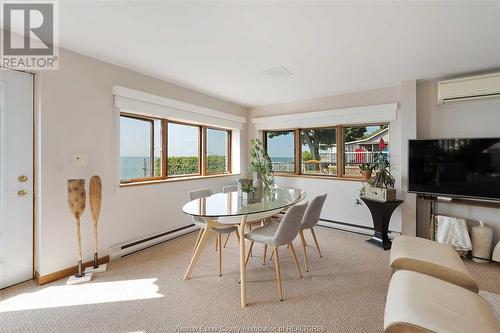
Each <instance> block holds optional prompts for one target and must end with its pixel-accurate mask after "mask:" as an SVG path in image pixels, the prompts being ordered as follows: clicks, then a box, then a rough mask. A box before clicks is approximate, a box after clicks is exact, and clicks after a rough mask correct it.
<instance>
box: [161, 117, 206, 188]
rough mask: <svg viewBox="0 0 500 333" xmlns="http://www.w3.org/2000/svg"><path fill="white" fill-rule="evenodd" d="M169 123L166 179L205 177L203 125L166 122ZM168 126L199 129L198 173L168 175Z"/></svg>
mask: <svg viewBox="0 0 500 333" xmlns="http://www.w3.org/2000/svg"><path fill="white" fill-rule="evenodd" d="M166 123H167V131H166V141H167V145H166V146H165V156H166V161H167V166H166V172H167V173H166V174H165V176H166V177H165V179H166V178H179V177H195V176H202V175H203V170H202V165H203V162H202V154H203V152H202V149H201V148H202V140H203V139H202V137H203V128H202V126H201V125H197V124H190V123H186V122H182V121H176V120H175V121H174V120H166ZM168 124H176V125H184V126H191V127H197V128H198V173H190V174H186V175H169V174H168Z"/></svg>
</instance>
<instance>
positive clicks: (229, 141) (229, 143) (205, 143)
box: [203, 126, 233, 176]
mask: <svg viewBox="0 0 500 333" xmlns="http://www.w3.org/2000/svg"><path fill="white" fill-rule="evenodd" d="M209 129H211V130H216V131H221V132H226V134H227V151H226V154H227V170H225V171H223V172H208V136H207V130H209ZM232 133H233V131H231V130H229V129H227V128H221V127H215V126H204V127H203V139H204V140H203V146H204V154H203V171H204V173H203V175H204V176H214V175H227V174H231V170H232V169H231V164H232V163H231V150H232V148H233V147H232V144H233V141H232V140H233V138H232Z"/></svg>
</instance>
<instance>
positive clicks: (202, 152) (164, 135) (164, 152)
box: [118, 112, 233, 186]
mask: <svg viewBox="0 0 500 333" xmlns="http://www.w3.org/2000/svg"><path fill="white" fill-rule="evenodd" d="M119 117H120V119H121V117H126V118H132V119H136V120H141V121H147V122H149V123H150V124H151V136H150V145H151V150H150V151H151V159H152V162H151V172H152V174H153V175H154V161H155V156H154V150H155V146H154V144H155V143H154V135H155V131H154V127H155V126H154V122H155V121H156V120H158V121H160V123H161V129H160V130H161V134H160V142H161V149H160V155H161V170H160V176H152V177H138V178H131V179H119V184H120V186H131V185H139V184H154V183H158V182H165V181H177V180H182V179H186V180H190V179H197V178H204V177H217V176H225V175H232V174H233V173H232V160H231V159H232V156H231V151H232V148H233V147H232V130H231V129H228V128H222V127H215V126H208V125H200V124H195V123H189V122H183V121H177V120H170V119H167V118H160V117H152V116H143V115H138V114H134V113H129V112H120V114H119ZM169 123H172V124H179V125H185V126H192V127H197V128H198V133H199V137H198V170H199V172H198V173H195V174H188V175H170V176H169V175H168V124H169ZM208 128H210V129H215V130H220V131H226V132H227V133H228V149H227V154H228V166H227V169H228V170H227V171H225V172H223V173H208V172H207V149H206V148H207V147H206V143H207V137H206V133H207V129H208ZM120 146H121V143H120ZM119 149H120V148H119ZM118 165H119V170H121V161H119V162H118ZM119 174H120V173H119ZM119 177H120V176H119Z"/></svg>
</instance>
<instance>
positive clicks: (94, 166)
mask: <svg viewBox="0 0 500 333" xmlns="http://www.w3.org/2000/svg"><path fill="white" fill-rule="evenodd" d="M36 85H37V87H36V111H37V115H36V116H37V117H36V121H37V133H36V136H37V167H36V171H37V193H36V195H37V202H36V207H37V220H36V224H37V232H38V235H37V245H36V246H37V250H38V259H37V270H38V273H39V274H40V275H46V274H49V273H52V272H54V271H58V270H61V269H64V268H67V267H69V266H73V265H75V263H76V237H75V223H74V219H73V217H72V215H71V214H70V212H69V209H68V207H67V203H66V180H67V179H69V178H84V179H86V180H87V182H88V181H89V179H90V177H91V176H92V175H94V174H97V175H99V176H101V178H102V182H103V204H102V212H101V219H100V244H99V251H100V255H106V254H107V253H108V249H109V247H110V246H112V245H114V244H119V243H123V242H125V241H128V240H135V239H138V238H141V237H143V236H147V235H151V234H157V233H160V232H164V231H167V230H170V229H173V228H175V227H179V226H182V225H186V224H188V223H190V219H189V217H187V216H186V215H184V214H183V213H182V211H181V207H182V204H183V203H184V202H186V201H187V192H188V191H189V190H192V189H196V188H202V187H210V188H212V189H214V190H220V189H221V187H222V186H223V185H226V184H230V183H234V182H235V179H236V178H237V177H238V176H231V177H221V178H212V179H203V180H190V181H180V182H170V183H162V184H155V185H144V186H135V187H126V188H119V187H117V186H115V185H114V182H113V177H115V168H114V166H113V165H114V163H115V160H114V158H113V140H114V137H113V136H114V132H113V127H114V126H113V124H114V118H113V95H112V87H113V86H114V85H119V86H124V87H128V88H132V89H136V90H140V91H143V92H147V93H150V94H154V95H159V96H163V97H167V98H172V99H176V100H179V101H183V102H187V103H191V104H196V105H199V106H203V107H207V108H211V109H215V110H218V111H223V112H227V113H232V114H235V115H238V116H243V117H247V110H246V109H245V108H243V107H240V106H237V105H234V104H231V103H227V102H224V101H221V100H219V99H216V98H213V97H209V96H206V95H203V94H200V93H196V92H194V91H191V90H188V89H185V88H181V87H178V86H175V85H172V84H169V83H167V82H164V81H160V80H157V79H154V78H151V77H147V76H144V75H141V74H139V73H136V72H132V71H130V70H127V69H124V68H121V67H117V66H114V65H111V64H109V63H105V62H102V61H98V60H95V59H92V58H89V57H86V56H83V55H80V54H77V53H73V52H69V51H67V50H64V49H60V69H59V70H58V71H43V72H39V73H37V75H36ZM241 134H242V136H243V138H245V137H247V133H246V129H244V130H243V131H242V133H241ZM246 147H247V145H246V140H241V149H242V154H241V161H240V163H241V165H246V157H247V148H246ZM74 153H84V154H88V155H89V164H88V166H87V167H74V166H73V165H72V155H73V154H74ZM91 230H92V229H91V218H90V212H89V209H87V210H86V211H85V213H84V215H83V218H82V250H83V254H84V260H90V259H91V258H92V252H93V250H92V249H93V247H92V241H91V240H92V232H91Z"/></svg>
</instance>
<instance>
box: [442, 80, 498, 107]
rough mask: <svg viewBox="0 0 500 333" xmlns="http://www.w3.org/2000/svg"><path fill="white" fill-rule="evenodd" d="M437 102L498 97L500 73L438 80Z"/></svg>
mask: <svg viewBox="0 0 500 333" xmlns="http://www.w3.org/2000/svg"><path fill="white" fill-rule="evenodd" d="M437 90H438V91H437V103H438V104H444V103H448V102H457V101H467V100H473V99H483V98H498V97H500V73H493V74H486V75H476V76H469V77H463V78H459V79H453V80H445V81H439V82H438V84H437Z"/></svg>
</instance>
